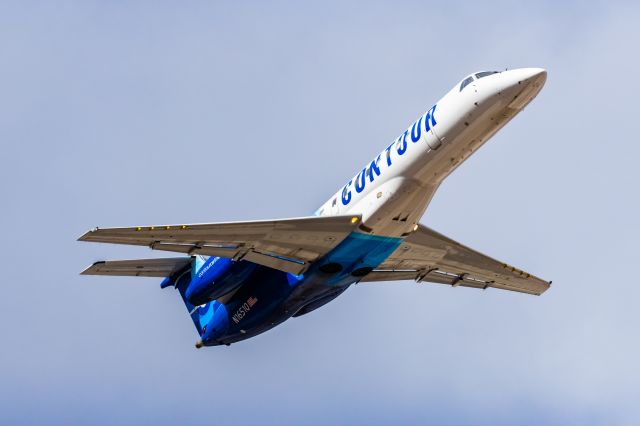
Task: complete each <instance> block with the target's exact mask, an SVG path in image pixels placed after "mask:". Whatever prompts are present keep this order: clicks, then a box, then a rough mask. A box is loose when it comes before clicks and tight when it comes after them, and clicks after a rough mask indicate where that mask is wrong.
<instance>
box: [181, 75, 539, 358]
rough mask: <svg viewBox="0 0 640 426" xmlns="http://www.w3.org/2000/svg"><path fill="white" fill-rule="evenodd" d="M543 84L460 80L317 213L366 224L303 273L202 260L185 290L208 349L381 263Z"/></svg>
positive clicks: (315, 300) (302, 307)
mask: <svg viewBox="0 0 640 426" xmlns="http://www.w3.org/2000/svg"><path fill="white" fill-rule="evenodd" d="M545 80H546V72H545V71H544V70H542V69H538V68H524V69H516V70H512V71H504V72H501V73H478V74H475V75H471V76H469V77H467V78H466V79H464V80H463V82H462V83H460V84H458V85H456V86H455V87H454V88H453V89H452V90H451V91H449V92H448V93H447V94H446V95H445V96H444V97H443V98H442V99H440V100H439V101H438V102H437V103H436V104H435V105H434V106H432V107H431V108H429V110H428V111H427V112H426V113H424V114H423V115H422V116H421V117H420V118H418V119H417V120H416V121H415V122H414V123H413V124H412V125H411V126H410V127H409V128H408V129H407V130H406V131H404V132H403V133H402V134H401V135H400V136H399V137H398V138H396V139H395V140H394V141H393V142H392V143H391V144H390V145H388V146H387V147H386V148H385V149H384V150H383V151H382V152H380V154H378V155H377V156H376V157H375V158H374V159H372V161H370V162H369V163H367V164H366V165H365V166H364V167H362V168H361V169H360V170H359V171H358V173H357V174H356V176H354V177H353V178H352V179H350V180H349V181H348V182H347V183H346V184H345V186H344V187H342V188H341V189H340V190H339V191H338V192H336V194H335V195H334V196H333V197H331V198H330V199H329V200H328V201H327V202H325V203H324V204H323V205H322V206H321V207H320V208H319V209H318V210H317V211H316V215H319V216H325V215H337V214H354V215H355V214H358V215H362V222H361V224H360V226H359V229H358V232H354V233H352V234H351V235H350V236H349V237H347V238H346V239H345V240H344V241H342V242H341V243H340V244H339V245H338V246H337V247H336V248H335V249H333V250H332V251H331V252H330V253H328V254H327V255H325V256H324V257H323V258H321V259H318V260H316V261H315V262H314V263H313V264H312V266H311V268H310V269H309V270H308V271H306V272H305V273H304V274H303V275H300V276H295V275H292V274H289V273H285V272H281V271H277V270H274V269H270V268H267V267H264V266H258V265H255V264H252V263H249V262H243V261H239V262H234V261H230V260H224V261H222V260H218V259H219V258H209V259H206V261H205V262H204V263H203V264H197V266H195V267H194V270H193V271H192V274H191V276H192V281H191V282H192V283H195V282H197V283H198V284H197V285H196V284H194V287H192V288H191V290H189V289H186V290H185V294H186V296H187V298H190V299H191V301H192V302H193V304H194V305H201V306H200V307H199V308H197V312H196V313H197V314H198V315H200V318H201V319H200V322H201V326H202V327H203V329H204V330H205V331H204V332H203V333H202V345H204V346H214V345H220V344H229V343H233V342H237V341H240V340H244V339H247V338H249V337H252V336H255V335H257V334H259V333H262V332H264V331H266V330H268V329H270V328H272V327H274V326H275V325H277V324H280V323H282V322H283V321H285V320H286V319H288V318H290V317H291V316H299V315H304V314H306V313H308V312H311V311H312V310H314V309H316V308H318V307H320V306H322V305H323V304H325V303H327V302H329V301H331V300H333V299H334V298H335V297H337V296H338V295H340V294H341V293H342V292H343V291H344V290H346V289H347V288H348V287H349V286H350V285H351V284H353V283H355V282H357V281H358V280H359V279H360V278H361V277H363V276H365V275H366V274H367V273H369V272H370V271H371V270H372V269H374V268H376V267H377V266H378V265H379V264H380V263H382V262H383V261H384V260H385V259H386V258H387V257H388V256H389V255H390V254H391V253H393V252H394V251H395V250H396V249H397V248H398V246H399V245H400V244H401V242H402V239H403V238H405V237H406V236H407V235H409V234H410V233H411V232H412V231H413V230H414V229H415V227H416V225H417V223H418V220H419V219H420V217H421V216H422V215H423V214H424V212H425V210H426V208H427V206H428V204H429V202H430V201H431V199H432V197H433V195H434V194H435V191H436V190H437V189H438V187H439V186H440V184H441V183H442V181H443V180H444V179H445V178H446V177H447V176H448V175H449V174H450V173H451V172H452V171H453V170H455V168H456V167H458V166H459V165H460V164H461V163H462V162H463V161H464V160H465V159H467V158H468V157H469V156H470V155H471V154H472V153H473V152H475V151H476V150H477V149H478V148H479V147H480V146H482V145H483V144H484V143H485V142H486V141H487V140H488V139H489V138H490V137H491V136H492V135H493V134H495V132H497V131H498V130H499V129H500V128H502V126H504V125H505V124H506V123H507V122H508V121H509V120H510V119H511V118H513V117H514V116H515V115H516V114H517V113H518V112H520V111H521V110H522V109H523V108H524V107H525V106H526V105H527V104H528V103H529V102H530V101H531V100H532V99H533V98H534V97H535V96H536V95H537V94H538V92H539V91H540V89H541V88H542V85H543V84H544V82H545ZM202 271H204V272H202ZM201 272H202V273H201ZM203 276H211V277H214V278H212V279H211V280H209V281H208V280H207V279H204V280H203V278H202V277H203ZM196 287H197V288H196ZM211 299H217V300H214V301H211V302H208V300H211ZM213 311H215V312H216V315H213V314H212V312H213Z"/></svg>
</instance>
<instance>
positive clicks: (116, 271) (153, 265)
mask: <svg viewBox="0 0 640 426" xmlns="http://www.w3.org/2000/svg"><path fill="white" fill-rule="evenodd" d="M190 263H191V258H190V257H173V258H160V259H133V260H109V261H100V262H95V263H94V264H93V265H91V266H89V267H88V268H87V269H85V270H84V271H82V272H81V274H82V275H111V276H123V277H168V276H170V275H171V274H173V273H174V272H178V271H180V270H182V269H184V268H185V267H186V266H187V265H189V264H190Z"/></svg>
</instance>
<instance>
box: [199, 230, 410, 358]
mask: <svg viewBox="0 0 640 426" xmlns="http://www.w3.org/2000/svg"><path fill="white" fill-rule="evenodd" d="M401 241H402V240H401V239H400V238H394V237H382V236H376V235H366V234H362V233H356V232H354V233H352V234H350V235H349V236H348V237H347V238H346V239H345V240H344V241H343V242H342V243H340V244H339V245H338V246H337V247H336V248H335V249H334V250H332V251H331V252H329V253H328V254H327V255H326V256H324V257H323V258H322V259H319V260H318V261H316V262H315V263H314V264H313V265H312V266H311V268H310V269H309V270H308V271H307V272H306V273H305V274H304V275H303V276H294V275H292V274H288V273H284V272H281V271H277V270H274V269H270V268H267V267H258V268H257V269H256V271H255V273H254V274H253V275H252V276H251V279H250V280H247V282H246V283H245V284H244V285H243V286H242V287H240V288H239V289H238V291H237V292H236V293H235V294H234V295H233V297H232V298H231V299H230V300H229V301H227V302H226V303H225V307H226V310H227V315H228V316H229V321H228V323H229V327H228V329H227V330H226V332H225V333H224V335H222V336H220V337H219V338H217V339H216V341H215V342H209V343H207V345H208V346H215V345H220V344H229V343H234V342H239V341H241V340H245V339H248V338H250V337H253V336H256V335H258V334H261V333H263V332H265V331H267V330H269V329H271V328H273V327H275V326H276V325H278V324H281V323H283V322H284V321H286V320H287V319H289V318H290V317H292V316H293V315H294V314H296V313H297V312H299V311H300V310H301V309H303V308H304V307H305V306H307V305H313V304H314V303H317V304H318V306H314V309H315V308H317V307H319V306H321V304H320V303H319V301H322V300H323V299H325V300H326V301H327V302H328V301H330V298H329V297H330V296H331V295H336V297H337V295H338V294H340V293H342V292H344V291H345V290H346V289H347V288H348V287H349V286H350V285H351V284H353V283H355V282H357V281H358V280H359V279H361V278H362V277H363V276H364V275H366V274H367V273H368V272H369V271H371V270H372V269H374V268H376V267H377V266H379V265H380V264H381V263H382V262H383V261H384V260H385V259H386V258H387V257H389V255H390V254H391V253H393V252H394V251H395V250H396V248H397V247H398V246H399V245H400V243H401ZM326 265H340V270H339V271H335V272H327V268H324V267H325V266H326Z"/></svg>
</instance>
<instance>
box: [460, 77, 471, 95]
mask: <svg viewBox="0 0 640 426" xmlns="http://www.w3.org/2000/svg"><path fill="white" fill-rule="evenodd" d="M471 83H473V76H472V75H470V76H469V77H467V78H465V79H464V80H462V83H460V91H461V92H462V89H464V88H465V87H467V86H468V85H469V84H471Z"/></svg>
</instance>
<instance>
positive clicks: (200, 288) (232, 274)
mask: <svg viewBox="0 0 640 426" xmlns="http://www.w3.org/2000/svg"><path fill="white" fill-rule="evenodd" d="M196 265H197V262H196V263H194V267H193V270H192V273H191V283H190V284H189V286H188V287H187V290H186V292H185V297H186V298H187V300H188V301H189V302H190V303H191V304H193V305H194V306H199V305H203V304H205V303H207V302H209V301H211V300H214V299H217V298H219V297H222V296H224V295H225V294H227V293H229V292H231V291H233V290H235V289H237V288H238V287H240V286H241V285H242V283H243V282H244V281H245V280H246V279H247V277H248V276H249V275H250V274H251V272H252V271H253V268H247V265H246V262H242V261H241V262H235V261H233V260H231V259H228V258H225V257H210V258H208V259H207V260H206V261H205V263H204V264H202V266H201V267H200V268H199V269H198V270H197V271H196Z"/></svg>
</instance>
